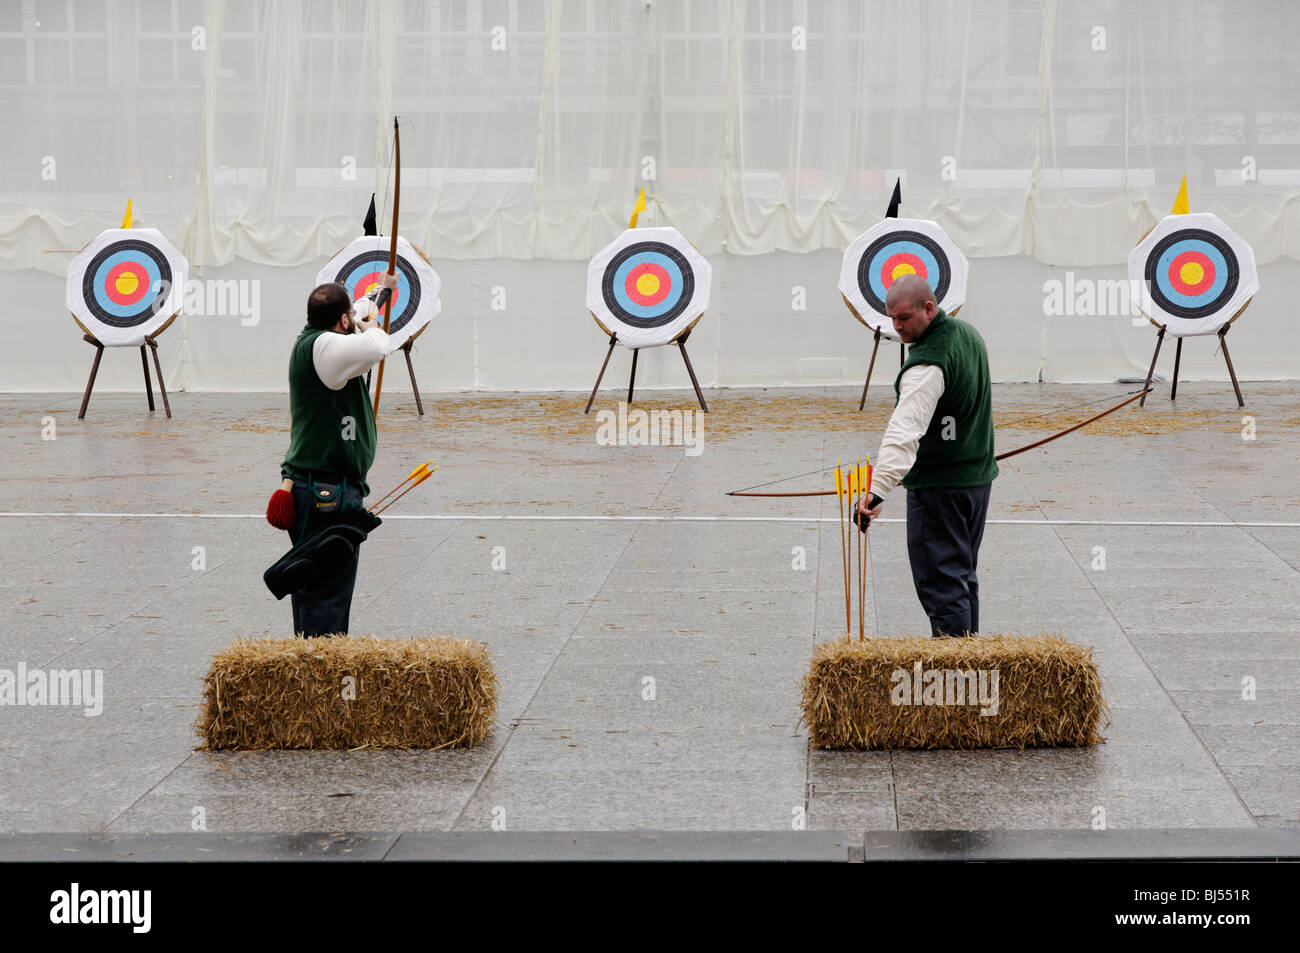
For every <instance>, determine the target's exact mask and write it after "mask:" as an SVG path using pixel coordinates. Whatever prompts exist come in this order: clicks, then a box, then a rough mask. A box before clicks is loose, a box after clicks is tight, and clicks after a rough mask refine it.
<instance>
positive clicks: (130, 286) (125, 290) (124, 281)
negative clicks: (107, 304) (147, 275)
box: [117, 271, 140, 295]
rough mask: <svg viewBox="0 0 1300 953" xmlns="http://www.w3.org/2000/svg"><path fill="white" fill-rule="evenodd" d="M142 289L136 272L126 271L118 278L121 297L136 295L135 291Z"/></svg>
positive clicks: (118, 291) (118, 290) (118, 289)
mask: <svg viewBox="0 0 1300 953" xmlns="http://www.w3.org/2000/svg"><path fill="white" fill-rule="evenodd" d="M138 287H140V276H139V275H136V274H135V273H134V272H130V271H124V272H122V273H121V274H120V275H118V276H117V293H118V294H120V295H129V294H134V293H135V289H136V288H138Z"/></svg>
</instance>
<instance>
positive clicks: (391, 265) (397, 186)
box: [373, 116, 402, 418]
mask: <svg viewBox="0 0 1300 953" xmlns="http://www.w3.org/2000/svg"><path fill="white" fill-rule="evenodd" d="M393 167H394V172H393V234H392V237H391V239H390V242H389V245H388V274H390V275H395V274H397V209H398V203H399V200H400V199H401V196H402V141H401V139H400V138H399V137H398V134H397V117H396V116H394V117H393ZM393 297H394V296H393V295H391V294H390V295H389V296H388V301H387V302H385V303H384V333H385V334H387V333H388V327H389V322H390V320H391V318H392V316H393ZM384 360H385V359H384V358H382V357H381V358H380V359H379V373H378V374H376V375H375V406H374V408H373V410H374V414H375V417H376V418H377V417H378V416H379V392H380V391H382V390H383V389H384Z"/></svg>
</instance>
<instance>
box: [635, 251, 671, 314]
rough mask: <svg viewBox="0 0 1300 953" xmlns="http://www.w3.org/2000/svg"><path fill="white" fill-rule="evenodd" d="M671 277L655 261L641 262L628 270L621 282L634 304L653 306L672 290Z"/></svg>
mask: <svg viewBox="0 0 1300 953" xmlns="http://www.w3.org/2000/svg"><path fill="white" fill-rule="evenodd" d="M672 287H673V283H672V279H671V278H670V277H669V276H668V269H666V268H664V267H663V265H660V264H658V263H656V262H642V263H641V264H639V265H637V266H636V267H635V268H633V269H632V270H631V271H629V272H628V275H627V279H626V280H625V281H624V283H623V290H624V291H625V292H626V293H627V296H628V298H630V299H631V300H632V301H633V302H635V303H636V304H639V305H640V306H641V307H643V308H650V307H654V306H655V305H657V304H659V303H660V302H661V301H663V300H664V299H665V298H667V297H668V293H669V292H670V291H672Z"/></svg>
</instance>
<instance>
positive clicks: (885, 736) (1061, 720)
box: [802, 635, 1110, 749]
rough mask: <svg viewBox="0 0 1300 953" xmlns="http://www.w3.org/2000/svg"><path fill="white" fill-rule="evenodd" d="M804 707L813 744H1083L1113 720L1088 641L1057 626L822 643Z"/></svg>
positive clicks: (859, 746) (1095, 740)
mask: <svg viewBox="0 0 1300 953" xmlns="http://www.w3.org/2000/svg"><path fill="white" fill-rule="evenodd" d="M931 672H934V673H937V674H935V675H930V674H928V673H931ZM900 673H904V674H900ZM918 673H919V676H920V677H919V678H918ZM949 673H953V674H949ZM981 673H983V675H982V677H981ZM995 673H996V675H995ZM972 687H973V688H974V694H975V696H976V697H975V699H974V702H973V703H972V700H971V697H970V696H971V691H970V689H971V688H972ZM963 696H964V697H963ZM802 708H803V719H802V720H803V724H805V725H807V726H808V730H809V734H810V739H811V742H812V745H813V747H815V748H841V749H844V748H848V749H878V748H1032V747H1078V746H1084V745H1094V744H1097V743H1099V742H1101V741H1104V740H1105V739H1104V738H1103V737H1102V736H1101V734H1100V730H1101V729H1102V728H1103V727H1107V726H1109V724H1110V719H1109V708H1108V706H1107V705H1106V701H1105V699H1104V698H1103V697H1102V691H1101V678H1100V676H1099V675H1098V673H1097V666H1096V664H1095V663H1094V662H1093V659H1092V649H1091V648H1084V647H1082V646H1079V645H1073V644H1071V643H1069V642H1067V641H1065V639H1063V638H1061V637H1060V636H1056V635H1040V636H1010V635H991V636H980V637H977V638H945V639H932V638H928V637H926V638H916V637H908V638H898V639H865V640H861V641H850V640H848V639H841V640H839V641H837V642H824V643H821V644H819V645H817V646H816V647H815V648H814V649H813V657H812V664H811V665H810V667H809V670H808V674H807V675H806V676H805V677H804V679H803V700H802ZM1103 717H1105V719H1106V724H1105V725H1102V724H1101V721H1102V718H1103Z"/></svg>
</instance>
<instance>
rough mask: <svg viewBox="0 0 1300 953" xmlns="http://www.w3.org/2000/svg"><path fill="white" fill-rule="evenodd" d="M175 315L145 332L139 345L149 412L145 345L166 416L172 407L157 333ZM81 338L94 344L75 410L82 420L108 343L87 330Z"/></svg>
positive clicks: (151, 409) (150, 388)
mask: <svg viewBox="0 0 1300 953" xmlns="http://www.w3.org/2000/svg"><path fill="white" fill-rule="evenodd" d="M175 317H176V316H175V315H172V318H171V320H168V322H167V323H166V324H164V325H163V326H162V327H161V328H159V329H158V330H157V331H155V332H154V333H153V334H146V335H145V336H144V344H141V345H140V367H141V368H142V369H143V370H144V393H145V396H146V397H148V398H149V412H150V413H153V412H154V409H155V408H154V402H153V383H152V382H151V381H150V379H149V358H148V357H146V356H145V352H144V349H145V348H146V347H148V348H149V349H150V350H151V351H152V352H153V366H154V370H155V371H157V372H158V392H159V393H160V394H162V402H163V410H164V411H166V413H167V416H168V417H171V415H172V408H171V404H170V403H169V402H168V400H167V385H166V384H165V383H164V382H163V372H162V365H161V364H159V363H158V341H157V335H159V334H162V333H163V331H166V330H167V328H169V327H170V326H171V323H172V320H175ZM77 323H78V324H80V323H81V322H80V321H78V322H77ZM82 330H83V331H85V327H84V326H83V327H82ZM82 340H83V341H85V342H86V343H87V344H93V345H94V347H95V360H94V362H93V363H92V364H91V365H90V376H89V377H88V378H86V389H85V391H84V392H83V393H82V395H81V409H80V410H78V411H77V419H78V420H83V419H84V418H85V416H86V407H87V406H89V404H90V392H91V391H92V390H94V388H95V377H96V376H97V375H98V374H99V361H100V359H101V358H102V357H103V356H104V349H105V348H106V347H108V345H106V344H104V343H102V342H101V341H100V340H99V338H97V337H95V335H93V334H91V333H90V332H89V331H86V333H85V334H83V335H82Z"/></svg>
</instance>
